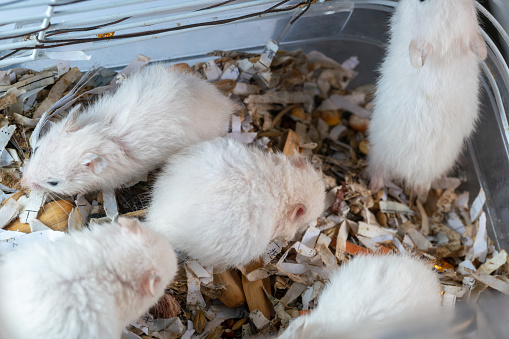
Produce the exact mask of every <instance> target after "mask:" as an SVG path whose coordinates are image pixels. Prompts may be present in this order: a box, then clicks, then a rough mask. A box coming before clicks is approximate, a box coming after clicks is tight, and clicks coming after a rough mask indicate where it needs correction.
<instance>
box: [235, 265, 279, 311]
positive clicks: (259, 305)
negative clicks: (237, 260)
mask: <svg viewBox="0 0 509 339" xmlns="http://www.w3.org/2000/svg"><path fill="white" fill-rule="evenodd" d="M261 267H263V261H262V260H261V259H260V258H259V259H256V260H254V261H253V262H251V263H250V264H249V265H247V266H246V273H248V274H249V273H251V272H252V271H254V270H256V269H258V268H261ZM242 287H243V288H244V294H245V296H246V301H247V306H248V308H249V311H251V312H252V311H254V310H259V311H260V312H262V314H263V315H264V316H265V318H267V319H269V320H270V313H271V310H272V304H271V302H270V300H269V299H268V298H267V296H266V295H265V292H264V291H263V288H264V287H265V290H266V291H267V292H268V293H271V289H270V278H265V279H261V280H256V281H248V280H247V278H246V277H245V276H244V275H242Z"/></svg>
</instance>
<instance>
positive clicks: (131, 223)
mask: <svg viewBox="0 0 509 339" xmlns="http://www.w3.org/2000/svg"><path fill="white" fill-rule="evenodd" d="M117 222H118V224H119V225H120V227H122V231H123V232H124V233H141V232H142V230H143V226H142V224H141V222H140V221H139V220H138V219H136V218H126V217H119V218H118V219H117Z"/></svg>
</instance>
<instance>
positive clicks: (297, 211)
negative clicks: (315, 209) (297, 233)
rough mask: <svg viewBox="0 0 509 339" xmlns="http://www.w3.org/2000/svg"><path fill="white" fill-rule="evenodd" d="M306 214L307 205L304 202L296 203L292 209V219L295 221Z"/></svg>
mask: <svg viewBox="0 0 509 339" xmlns="http://www.w3.org/2000/svg"><path fill="white" fill-rule="evenodd" d="M304 214H306V206H305V205H304V204H295V205H293V206H292V209H291V210H290V218H291V219H290V220H292V221H295V220H297V219H298V218H299V217H300V216H302V215H304Z"/></svg>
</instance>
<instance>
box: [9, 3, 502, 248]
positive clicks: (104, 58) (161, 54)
mask: <svg viewBox="0 0 509 339" xmlns="http://www.w3.org/2000/svg"><path fill="white" fill-rule="evenodd" d="M242 2H243V1H240V3H242ZM244 2H245V1H244ZM395 5H396V2H395V1H391V0H351V1H346V0H336V1H327V2H319V3H315V4H313V5H312V6H311V8H310V10H309V11H308V12H306V13H305V14H304V15H303V16H302V17H301V18H300V19H299V20H298V21H296V22H295V24H293V25H289V23H290V21H291V19H292V18H293V17H295V15H297V14H299V13H300V12H285V13H278V14H271V15H268V16H264V17H259V18H257V19H256V20H249V21H242V22H237V23H233V24H228V25H222V26H209V27H205V28H200V29H196V30H193V31H180V32H176V33H175V34H169V35H166V36H162V37H157V38H156V37H154V38H152V39H148V40H143V41H138V42H135V43H132V44H127V45H125V44H120V43H119V42H118V41H115V40H112V41H111V42H109V45H108V47H107V48H103V49H95V48H94V47H92V48H89V49H85V52H86V53H87V54H90V55H91V56H92V59H91V61H77V62H73V63H72V64H73V65H75V66H78V67H80V68H81V69H82V70H85V69H88V68H90V67H91V66H92V64H94V63H97V64H99V65H101V66H104V67H110V68H117V69H118V68H120V67H122V66H124V65H126V64H128V63H129V62H130V61H132V60H133V59H134V58H135V57H136V56H137V55H138V54H140V53H141V54H145V55H147V56H149V57H150V58H152V61H167V62H170V63H175V62H188V63H189V64H193V63H194V62H196V61H204V60H207V59H210V57H207V56H206V54H205V53H207V52H210V51H212V50H244V51H253V52H259V51H261V49H263V47H264V46H265V44H266V42H267V41H268V40H269V39H274V40H275V41H277V42H279V43H280V48H281V49H284V50H295V49H303V50H304V51H306V52H309V51H312V50H317V51H320V52H322V53H324V54H325V55H327V56H329V57H332V58H334V59H336V60H338V61H343V60H346V59H347V58H349V57H350V56H357V57H358V58H359V60H360V62H361V63H360V65H359V66H358V69H357V70H358V71H359V76H358V77H357V78H356V79H355V80H354V81H353V82H352V83H351V85H350V86H351V87H355V86H357V85H363V84H369V83H373V82H374V80H375V78H376V76H377V68H378V66H379V65H380V62H381V61H382V57H383V54H384V49H383V47H384V45H385V42H386V39H387V37H388V35H387V28H388V19H389V17H390V15H391V12H392V11H393V9H394V6H395ZM264 8H267V5H265V6H260V9H264ZM253 10H254V9H253V8H250V9H249V12H253ZM109 11H110V13H115V8H111V9H110V10H109ZM103 13H104V12H103ZM238 14H246V10H245V9H238V10H236V11H232V12H228V13H224V12H222V13H218V14H216V15H212V16H203V17H201V18H199V20H198V21H200V20H201V21H205V20H217V19H222V18H226V17H231V16H234V15H238ZM64 19H65V18H64ZM189 22H192V20H187V21H186V20H184V21H183V23H189ZM152 28H153V27H152ZM501 36H502V39H501V40H502V41H503V42H504V46H505V47H507V46H506V45H507V44H508V43H509V39H507V35H503V34H502V35H501ZM486 37H487V36H485V38H486ZM504 38H506V39H507V40H504ZM487 40H489V38H488V39H487ZM52 65H54V61H53V60H38V61H36V62H33V63H25V64H20V65H12V66H9V67H8V68H13V67H16V66H20V67H30V68H34V69H42V68H45V67H49V66H52ZM482 87H483V91H482V106H481V114H480V119H479V123H478V128H477V131H476V132H475V134H474V135H473V136H472V137H471V138H470V140H469V141H468V145H467V146H468V147H466V149H465V152H464V154H463V155H462V156H461V158H460V160H459V162H458V167H457V169H456V171H457V174H458V175H459V177H460V178H461V179H462V180H464V181H466V184H465V185H464V188H465V189H467V190H468V191H469V192H470V198H471V200H473V199H474V198H475V197H476V195H477V194H478V193H479V190H480V188H481V187H482V188H483V190H484V191H485V193H486V205H485V211H486V213H487V216H488V220H489V223H490V227H491V236H492V239H493V240H494V241H495V243H496V245H497V246H499V247H502V248H506V249H507V248H509V199H508V193H509V174H508V173H509V143H508V140H509V139H508V136H509V124H508V123H507V121H508V116H507V111H508V110H509V68H508V67H507V64H506V62H505V61H504V59H503V57H502V55H501V54H500V52H499V51H498V50H496V48H495V46H494V44H493V43H490V41H488V58H487V60H486V61H485V63H483V80H482Z"/></svg>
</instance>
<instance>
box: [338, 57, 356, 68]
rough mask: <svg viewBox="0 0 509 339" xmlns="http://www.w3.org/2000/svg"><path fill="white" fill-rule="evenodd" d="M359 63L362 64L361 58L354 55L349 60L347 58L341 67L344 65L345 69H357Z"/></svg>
mask: <svg viewBox="0 0 509 339" xmlns="http://www.w3.org/2000/svg"><path fill="white" fill-rule="evenodd" d="M359 64H360V61H359V58H358V57H356V56H353V57H350V58H348V59H347V60H345V61H344V62H343V63H342V64H341V67H343V68H344V69H348V70H353V69H355V67H357V66H359Z"/></svg>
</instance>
